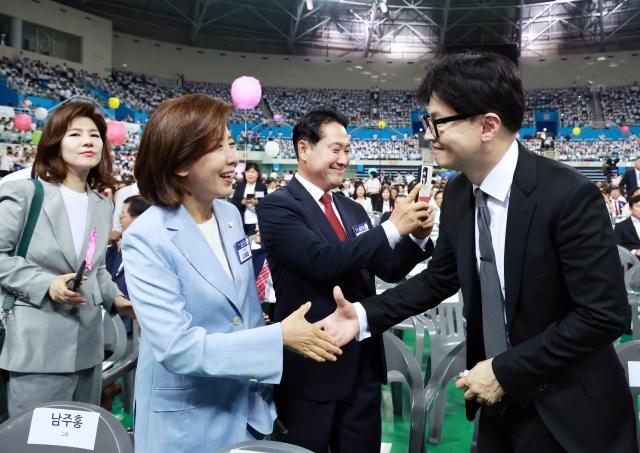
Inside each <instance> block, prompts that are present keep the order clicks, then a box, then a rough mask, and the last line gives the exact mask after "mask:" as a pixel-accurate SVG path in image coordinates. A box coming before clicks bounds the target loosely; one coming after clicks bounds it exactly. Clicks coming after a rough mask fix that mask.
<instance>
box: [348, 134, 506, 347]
mask: <svg viewBox="0 0 640 453" xmlns="http://www.w3.org/2000/svg"><path fill="white" fill-rule="evenodd" d="M517 163H518V142H517V141H515V140H514V141H513V143H511V146H510V147H509V149H508V150H507V152H506V153H505V154H504V156H502V159H501V160H500V162H498V164H497V165H496V166H495V167H493V169H492V170H491V171H490V172H489V174H488V175H487V177H486V178H484V180H483V181H482V183H481V184H480V186H479V187H480V190H482V191H483V192H484V193H486V194H487V208H488V209H489V213H490V214H491V224H490V225H489V230H490V231H491V243H492V245H493V253H494V255H495V258H496V267H497V269H498V277H499V279H500V287H501V289H502V296H503V297H505V291H504V246H505V237H506V234H507V214H508V211H509V196H510V195H511V183H512V182H513V175H514V173H515V171H516V164H517ZM477 187H478V186H476V185H475V184H473V185H472V189H473V190H475V189H476V188H477ZM474 220H475V221H474V230H475V242H476V245H475V250H476V267H477V269H478V271H480V245H479V243H478V238H479V236H480V233H479V231H478V208H477V207H476V209H475V216H474ZM353 305H354V308H355V309H356V313H357V314H358V321H359V323H360V333H359V334H358V337H357V340H358V341H361V340H364V339H365V338H368V337H370V336H371V332H370V331H369V322H368V320H367V313H366V311H365V309H364V307H363V306H362V304H360V303H359V302H356V303H354V304H353Z"/></svg>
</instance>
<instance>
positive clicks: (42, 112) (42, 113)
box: [33, 107, 49, 121]
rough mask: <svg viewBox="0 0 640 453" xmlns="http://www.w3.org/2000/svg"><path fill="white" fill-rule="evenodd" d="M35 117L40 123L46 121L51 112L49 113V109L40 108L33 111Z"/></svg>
mask: <svg viewBox="0 0 640 453" xmlns="http://www.w3.org/2000/svg"><path fill="white" fill-rule="evenodd" d="M33 113H34V115H35V116H36V118H37V119H38V120H40V121H44V119H45V118H46V117H47V115H48V114H49V112H48V111H47V109H45V108H44V107H38V108H37V109H35V110H34V111H33Z"/></svg>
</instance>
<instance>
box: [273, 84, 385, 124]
mask: <svg viewBox="0 0 640 453" xmlns="http://www.w3.org/2000/svg"><path fill="white" fill-rule="evenodd" d="M263 96H264V97H265V99H266V100H267V103H268V104H269V107H270V108H271V110H272V111H273V112H274V113H277V114H280V115H282V116H283V119H284V120H285V121H287V122H290V123H293V122H295V121H296V120H297V119H298V118H299V117H300V116H302V114H303V113H304V112H306V111H308V110H309V109H311V108H312V107H316V106H318V105H331V106H333V107H334V108H336V109H337V110H338V111H341V112H347V114H348V115H349V119H350V120H351V122H352V123H353V124H372V123H373V118H372V117H371V116H370V109H369V103H370V98H369V91H367V90H337V89H322V90H318V89H306V88H283V87H264V88H263Z"/></svg>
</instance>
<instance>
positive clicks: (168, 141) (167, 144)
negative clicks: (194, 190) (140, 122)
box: [133, 93, 233, 209]
mask: <svg viewBox="0 0 640 453" xmlns="http://www.w3.org/2000/svg"><path fill="white" fill-rule="evenodd" d="M231 112H233V106H232V105H231V104H228V103H226V102H224V101H222V100H220V99H216V98H213V97H211V96H207V95H205V94H200V93H196V94H187V95H185V96H180V97H179V98H174V99H169V100H167V101H165V102H163V103H162V104H160V106H159V107H158V108H157V109H156V110H155V111H154V112H153V114H152V115H151V117H150V118H149V121H148V122H147V124H146V126H145V128H144V133H143V134H142V139H141V141H140V148H139V150H138V155H137V157H136V163H135V167H134V170H133V174H134V175H135V177H136V180H137V182H138V188H139V189H140V195H142V196H143V197H144V198H146V199H147V200H148V201H149V202H150V203H152V204H154V205H158V206H162V207H165V208H173V209H175V208H177V207H178V206H180V203H182V199H183V197H184V195H185V194H187V193H189V190H188V187H187V182H186V178H184V177H182V176H180V175H178V172H179V171H181V170H185V169H187V168H188V167H189V166H190V165H191V164H193V163H194V162H196V161H197V160H198V159H200V158H201V157H202V156H204V155H205V154H207V153H209V152H211V151H213V150H214V149H215V148H217V147H218V146H220V144H221V143H222V140H224V136H225V130H226V127H227V118H228V117H229V115H230V114H231Z"/></svg>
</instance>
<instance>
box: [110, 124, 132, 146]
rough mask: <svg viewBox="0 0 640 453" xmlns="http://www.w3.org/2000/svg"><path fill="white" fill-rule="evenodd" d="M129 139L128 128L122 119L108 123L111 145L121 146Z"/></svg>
mask: <svg viewBox="0 0 640 453" xmlns="http://www.w3.org/2000/svg"><path fill="white" fill-rule="evenodd" d="M126 139H127V129H126V128H125V127H124V124H122V123H121V122H120V121H110V122H108V123H107V140H108V141H109V144H111V146H120V145H122V144H123V143H124V142H125V140H126Z"/></svg>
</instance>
